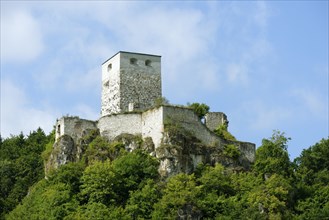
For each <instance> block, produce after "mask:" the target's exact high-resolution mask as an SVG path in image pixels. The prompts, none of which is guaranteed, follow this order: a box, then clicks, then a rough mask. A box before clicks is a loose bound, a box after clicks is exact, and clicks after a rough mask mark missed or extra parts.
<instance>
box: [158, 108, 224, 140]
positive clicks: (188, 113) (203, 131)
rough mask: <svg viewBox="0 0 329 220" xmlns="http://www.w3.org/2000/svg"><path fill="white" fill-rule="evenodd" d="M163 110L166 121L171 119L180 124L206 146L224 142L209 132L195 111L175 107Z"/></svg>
mask: <svg viewBox="0 0 329 220" xmlns="http://www.w3.org/2000/svg"><path fill="white" fill-rule="evenodd" d="M163 109H164V110H163V111H164V112H163V117H164V120H166V119H171V120H173V121H174V122H178V123H179V124H180V125H182V126H183V128H184V129H186V130H187V131H190V132H191V133H192V134H193V135H194V136H195V137H196V138H198V139H199V140H200V141H202V142H203V143H204V144H206V145H215V144H216V145H217V144H220V143H221V142H222V140H221V139H220V138H218V136H217V135H215V134H214V133H212V132H210V131H209V129H208V128H207V127H206V126H205V125H204V124H203V123H202V122H201V121H200V119H199V118H198V116H197V115H196V114H195V113H194V112H193V110H191V109H189V108H184V107H174V106H164V107H163Z"/></svg>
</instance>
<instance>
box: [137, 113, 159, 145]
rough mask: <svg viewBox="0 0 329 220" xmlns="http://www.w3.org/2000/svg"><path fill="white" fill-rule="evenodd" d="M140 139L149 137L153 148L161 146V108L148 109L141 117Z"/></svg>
mask: <svg viewBox="0 0 329 220" xmlns="http://www.w3.org/2000/svg"><path fill="white" fill-rule="evenodd" d="M142 137H143V138H146V137H151V138H152V141H153V143H154V147H155V148H157V147H159V146H160V144H161V140H162V137H163V108H162V107H159V108H154V109H150V110H148V111H146V112H144V113H143V115H142Z"/></svg>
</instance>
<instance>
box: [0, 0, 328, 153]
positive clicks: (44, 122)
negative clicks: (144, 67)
mask: <svg viewBox="0 0 329 220" xmlns="http://www.w3.org/2000/svg"><path fill="white" fill-rule="evenodd" d="M120 50H122V51H131V52H140V53H150V54H157V55H161V56H162V82H163V83H162V84H163V95H164V96H165V97H166V98H167V99H169V101H170V102H171V103H173V104H186V103H187V102H190V103H191V102H201V103H206V104H208V105H209V106H210V108H211V110H212V111H222V112H225V113H226V114H227V116H228V118H229V121H230V124H229V131H231V133H233V135H235V136H236V137H237V138H238V139H239V140H244V141H249V142H254V143H256V145H257V146H259V145H260V144H261V140H262V139H263V138H268V137H270V136H271V135H272V131H273V130H280V131H282V132H285V133H286V135H287V136H288V137H291V138H292V140H291V141H290V142H289V146H288V150H289V153H290V156H291V158H295V157H297V156H298V155H299V154H300V152H301V151H302V149H304V148H308V147H309V146H311V145H313V144H314V143H316V142H317V141H319V140H320V139H321V138H327V137H328V132H329V131H328V130H329V129H328V121H329V119H328V115H329V113H328V105H329V97H328V93H329V91H328V84H329V79H328V1H288V2H285V1H265V2H262V1H250V2H248V1H243V2H242V1H233V2H231V1H218V2H216V1H209V2H207V1H202V2H198V1H191V2H176V1H168V2H165V1H161V2H155V3H151V2H141V1H138V2H134V1H124V2H112V1H94V2H92V1H81V2H78V1H53V2H51V1H47V2H40V1H21V2H20V1H1V135H2V136H3V137H8V136H10V134H19V133H20V132H21V131H23V132H24V134H28V133H29V132H30V131H31V130H35V129H36V128H37V127H39V126H40V127H41V128H43V129H44V130H45V131H46V132H50V131H51V130H52V128H53V125H54V123H55V121H56V118H60V117H61V116H62V115H67V114H69V115H78V116H80V117H82V118H87V119H94V120H96V119H97V118H98V117H99V114H100V100H101V97H100V93H101V87H100V84H101V81H100V80H101V64H102V63H103V62H104V61H105V60H106V59H108V58H109V57H111V56H112V55H114V54H115V53H116V52H118V51H120Z"/></svg>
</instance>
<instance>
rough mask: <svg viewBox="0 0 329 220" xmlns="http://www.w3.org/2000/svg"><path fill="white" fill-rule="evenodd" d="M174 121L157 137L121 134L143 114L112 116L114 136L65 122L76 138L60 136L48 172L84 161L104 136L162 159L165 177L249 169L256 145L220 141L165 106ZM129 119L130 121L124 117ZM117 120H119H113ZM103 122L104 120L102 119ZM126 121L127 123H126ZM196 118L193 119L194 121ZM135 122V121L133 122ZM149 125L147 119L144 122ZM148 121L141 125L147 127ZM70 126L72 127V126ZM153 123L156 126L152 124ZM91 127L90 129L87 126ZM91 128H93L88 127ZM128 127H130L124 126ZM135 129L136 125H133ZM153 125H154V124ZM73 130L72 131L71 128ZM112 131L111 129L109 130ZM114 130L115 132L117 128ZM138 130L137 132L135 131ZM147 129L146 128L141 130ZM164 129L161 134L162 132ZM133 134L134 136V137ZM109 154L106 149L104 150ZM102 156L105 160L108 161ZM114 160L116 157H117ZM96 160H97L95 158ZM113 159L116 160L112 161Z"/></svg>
mask: <svg viewBox="0 0 329 220" xmlns="http://www.w3.org/2000/svg"><path fill="white" fill-rule="evenodd" d="M166 109H167V111H163V112H169V113H170V115H171V116H174V117H172V118H169V117H167V118H166V119H165V120H164V122H163V124H162V126H163V128H162V129H160V126H159V129H158V130H156V132H157V134H160V135H161V136H159V138H158V139H157V138H154V137H158V136H157V135H153V136H152V137H149V136H146V134H150V135H151V134H152V132H148V133H147V132H144V133H142V134H139V133H138V132H137V131H136V132H131V133H120V132H119V131H121V130H128V131H131V129H130V130H129V129H122V126H123V125H125V123H127V118H130V119H134V118H136V117H137V116H140V115H141V114H130V113H129V114H127V115H126V114H123V115H119V116H120V117H118V116H111V117H109V118H110V119H112V120H109V121H108V122H107V123H106V124H108V125H109V126H114V125H116V123H117V124H119V122H120V121H121V125H120V126H121V127H120V126H114V127H115V128H117V129H118V130H117V133H115V132H111V135H110V136H109V135H105V133H104V132H103V133H102V132H100V131H99V130H98V129H94V130H92V129H91V128H93V127H95V126H94V124H93V123H91V122H89V121H85V120H82V122H83V123H84V124H86V125H85V126H79V130H78V131H79V134H80V135H79V136H77V135H75V134H76V130H77V129H76V127H77V126H76V125H77V124H78V125H81V124H82V123H80V122H79V121H77V120H75V121H73V122H72V120H71V121H70V120H66V121H67V123H71V124H72V126H68V127H72V128H74V129H75V130H74V129H73V132H72V133H73V134H74V135H73V137H72V136H70V135H67V134H64V135H62V136H60V137H59V138H58V139H57V141H56V143H55V144H54V148H53V152H52V153H51V155H50V158H49V160H48V162H47V164H46V173H48V172H49V171H50V170H51V169H56V168H58V167H59V166H61V165H63V164H66V163H68V162H77V161H79V160H81V158H82V156H83V153H84V151H85V150H86V148H87V147H88V144H89V143H90V142H91V141H92V140H93V139H94V138H95V137H96V136H97V135H99V134H100V135H101V136H102V137H103V138H105V139H107V140H109V141H111V142H119V143H121V144H122V145H123V146H124V148H125V150H126V151H128V152H131V151H133V150H135V149H143V150H145V151H146V152H148V153H149V154H150V155H152V156H155V157H156V158H158V159H159V162H160V166H159V173H160V175H161V176H162V177H163V178H167V177H169V176H172V175H175V174H178V173H181V172H184V173H192V172H193V171H195V169H196V168H197V166H198V164H200V163H202V164H209V165H215V164H216V163H221V164H222V165H223V166H225V167H229V168H232V169H236V170H241V169H244V170H247V169H249V167H250V165H251V163H252V162H253V161H254V159H255V145H254V144H252V143H248V142H240V141H230V140H225V139H223V138H220V137H219V136H217V135H216V134H215V133H213V132H211V131H210V130H209V129H208V128H207V127H206V126H205V125H203V124H202V123H201V122H200V121H199V119H198V118H197V116H196V115H194V113H193V112H192V113H191V112H190V110H188V109H178V110H177V109H176V108H175V107H166ZM154 112H155V113H159V112H160V113H161V111H157V110H155V111H149V112H148V114H151V113H154ZM125 117H127V118H125ZM113 118H115V119H118V121H116V120H114V119H113ZM153 118H154V120H150V121H151V122H154V121H155V122H157V120H156V119H158V118H159V117H153ZM103 119H104V118H103ZM124 119H126V120H124ZM192 119H193V120H192ZM132 121H134V120H132ZM145 121H146V122H147V120H145ZM145 121H144V122H143V121H141V122H140V123H141V124H143V125H147V123H145ZM71 124H69V125H71ZM152 124H153V123H152ZM87 125H88V126H87ZM89 125H90V126H89ZM125 126H126V127H128V124H127V125H125ZM132 126H133V125H132ZM153 126H154V124H153ZM71 130H72V129H71ZM109 130H110V131H111V129H109ZM112 130H115V129H114V128H113V129H112ZM135 130H136V129H135ZM142 130H143V131H145V130H146V129H145V128H144V127H143V129H142ZM161 130H162V132H161ZM132 133H133V134H132ZM155 141H157V142H155ZM105 151H106V149H105ZM106 155H107V154H106V152H105V156H104V155H103V157H102V158H103V159H106V158H107V156H106ZM104 157H105V158H104ZM114 157H115V156H114ZM96 159H97V158H96ZM110 159H114V158H112V157H111V158H110Z"/></svg>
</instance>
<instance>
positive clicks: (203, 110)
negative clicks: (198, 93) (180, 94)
mask: <svg viewBox="0 0 329 220" xmlns="http://www.w3.org/2000/svg"><path fill="white" fill-rule="evenodd" d="M188 107H189V108H191V109H192V110H193V111H194V112H195V114H197V116H198V117H199V118H200V119H203V118H204V116H205V115H206V114H207V113H208V112H209V109H210V107H209V106H208V105H206V104H204V103H201V104H200V103H197V102H195V103H192V104H189V103H188Z"/></svg>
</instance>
